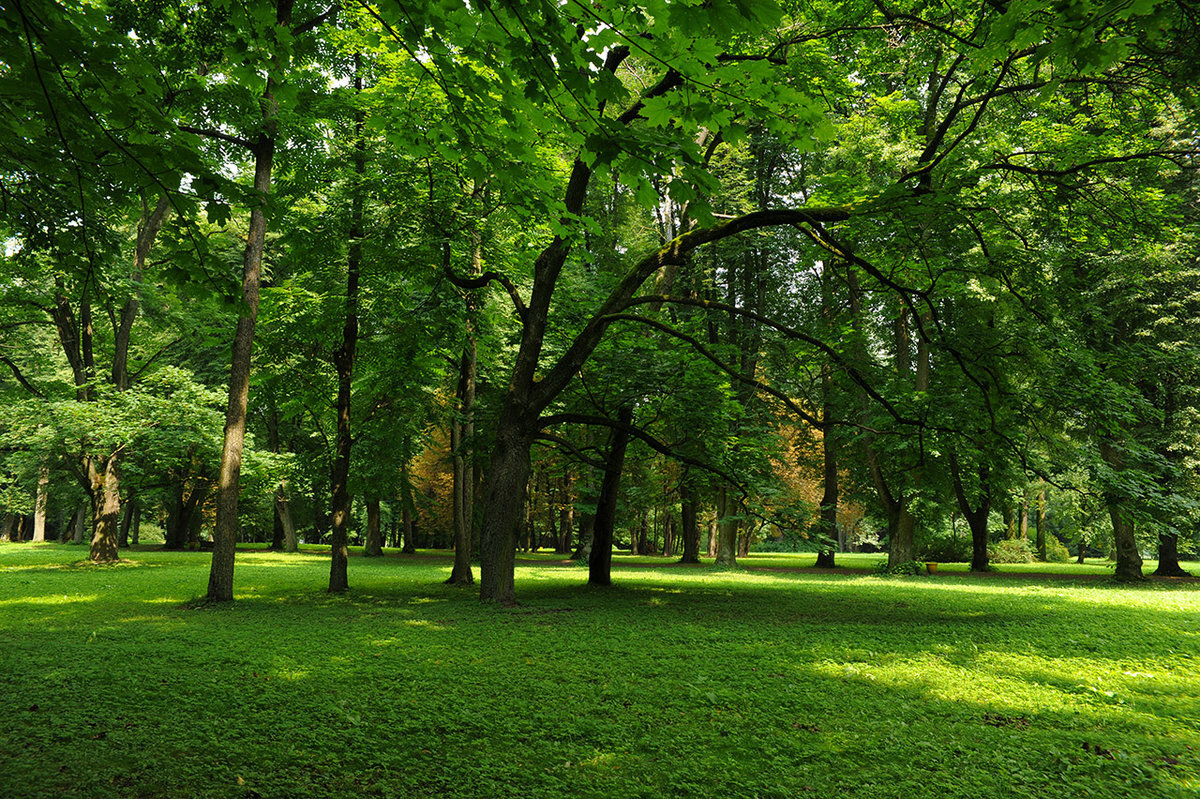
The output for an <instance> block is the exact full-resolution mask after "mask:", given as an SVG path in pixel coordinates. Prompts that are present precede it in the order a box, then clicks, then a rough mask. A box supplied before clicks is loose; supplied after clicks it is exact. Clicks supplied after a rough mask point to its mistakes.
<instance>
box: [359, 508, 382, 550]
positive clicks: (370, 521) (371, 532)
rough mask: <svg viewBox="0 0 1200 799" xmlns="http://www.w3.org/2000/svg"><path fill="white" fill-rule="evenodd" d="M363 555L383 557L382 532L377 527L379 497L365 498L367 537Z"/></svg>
mask: <svg viewBox="0 0 1200 799" xmlns="http://www.w3.org/2000/svg"><path fill="white" fill-rule="evenodd" d="M363 557H365V558H381V557H383V532H382V530H381V529H380V527H379V499H378V498H377V497H371V498H370V499H368V500H367V537H366V541H365V545H364V546H363Z"/></svg>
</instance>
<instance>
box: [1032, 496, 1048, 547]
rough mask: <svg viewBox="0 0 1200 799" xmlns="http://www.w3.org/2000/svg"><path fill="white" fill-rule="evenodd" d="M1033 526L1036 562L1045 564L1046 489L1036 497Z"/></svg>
mask: <svg viewBox="0 0 1200 799" xmlns="http://www.w3.org/2000/svg"><path fill="white" fill-rule="evenodd" d="M1033 524H1034V530H1035V533H1034V536H1035V539H1034V545H1035V546H1036V547H1037V556H1038V560H1040V561H1043V562H1045V560H1046V489H1044V488H1043V489H1042V490H1041V491H1039V492H1038V495H1037V508H1036V512H1035V514H1034V517H1033Z"/></svg>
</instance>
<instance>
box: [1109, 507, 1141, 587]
mask: <svg viewBox="0 0 1200 799" xmlns="http://www.w3.org/2000/svg"><path fill="white" fill-rule="evenodd" d="M1108 515H1109V517H1110V518H1111V519H1112V526H1113V543H1114V544H1115V551H1116V556H1117V568H1116V578H1117V579H1118V580H1142V579H1145V578H1144V575H1143V574H1142V555H1141V553H1140V552H1138V548H1137V541H1136V539H1135V538H1134V533H1133V521H1132V520H1130V519H1129V518H1128V517H1127V516H1126V515H1125V513H1124V511H1123V510H1122V508H1121V506H1120V505H1119V504H1118V503H1116V502H1113V501H1111V500H1110V501H1109V505H1108Z"/></svg>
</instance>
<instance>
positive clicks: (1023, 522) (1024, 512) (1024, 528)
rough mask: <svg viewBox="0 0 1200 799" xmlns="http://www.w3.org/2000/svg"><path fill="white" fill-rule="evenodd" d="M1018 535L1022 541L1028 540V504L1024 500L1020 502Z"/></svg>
mask: <svg viewBox="0 0 1200 799" xmlns="http://www.w3.org/2000/svg"><path fill="white" fill-rule="evenodd" d="M1018 530H1019V534H1020V536H1021V540H1022V541H1028V540H1029V503H1028V502H1027V501H1025V500H1024V499H1022V500H1021V514H1020V522H1019V527H1018Z"/></svg>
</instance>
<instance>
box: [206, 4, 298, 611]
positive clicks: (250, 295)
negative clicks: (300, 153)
mask: <svg viewBox="0 0 1200 799" xmlns="http://www.w3.org/2000/svg"><path fill="white" fill-rule="evenodd" d="M291 16H292V0H278V2H277V3H276V6H275V20H276V23H277V24H278V25H279V26H280V27H285V28H286V27H290V24H291ZM275 87H276V80H275V78H274V76H273V75H270V74H268V76H267V88H266V90H265V91H264V92H263V100H262V108H263V129H262V132H261V133H260V134H259V136H258V140H257V141H256V142H255V144H254V147H253V148H252V149H253V152H254V191H255V193H256V194H257V195H258V202H256V203H255V205H254V208H253V209H251V211H250V228H249V231H248V233H247V235H246V248H245V251H244V252H243V255H242V303H243V305H242V308H243V310H242V313H241V314H240V315H239V316H238V322H237V330H236V332H235V333H234V336H233V356H232V359H231V362H230V368H229V404H228V405H227V407H226V409H225V433H224V440H223V443H222V445H221V472H220V476H219V478H218V480H217V492H218V493H217V519H216V525H215V527H214V529H213V557H212V567H211V569H210V570H209V573H208V593H207V598H208V600H209V601H211V602H229V601H231V600H232V599H233V561H234V550H235V547H236V544H237V534H238V491H239V490H240V487H241V474H242V447H243V445H244V444H245V441H246V407H247V405H248V404H249V401H250V356H251V353H252V348H253V344H254V324H255V321H256V320H257V319H258V289H259V284H260V283H261V282H262V263H263V249H264V248H265V246H266V241H267V215H266V201H267V196H268V195H269V194H270V192H271V166H272V164H273V162H274V159H275V135H276V131H277V129H278V119H277V118H278V113H279V107H278V104H277V103H276V102H275Z"/></svg>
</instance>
